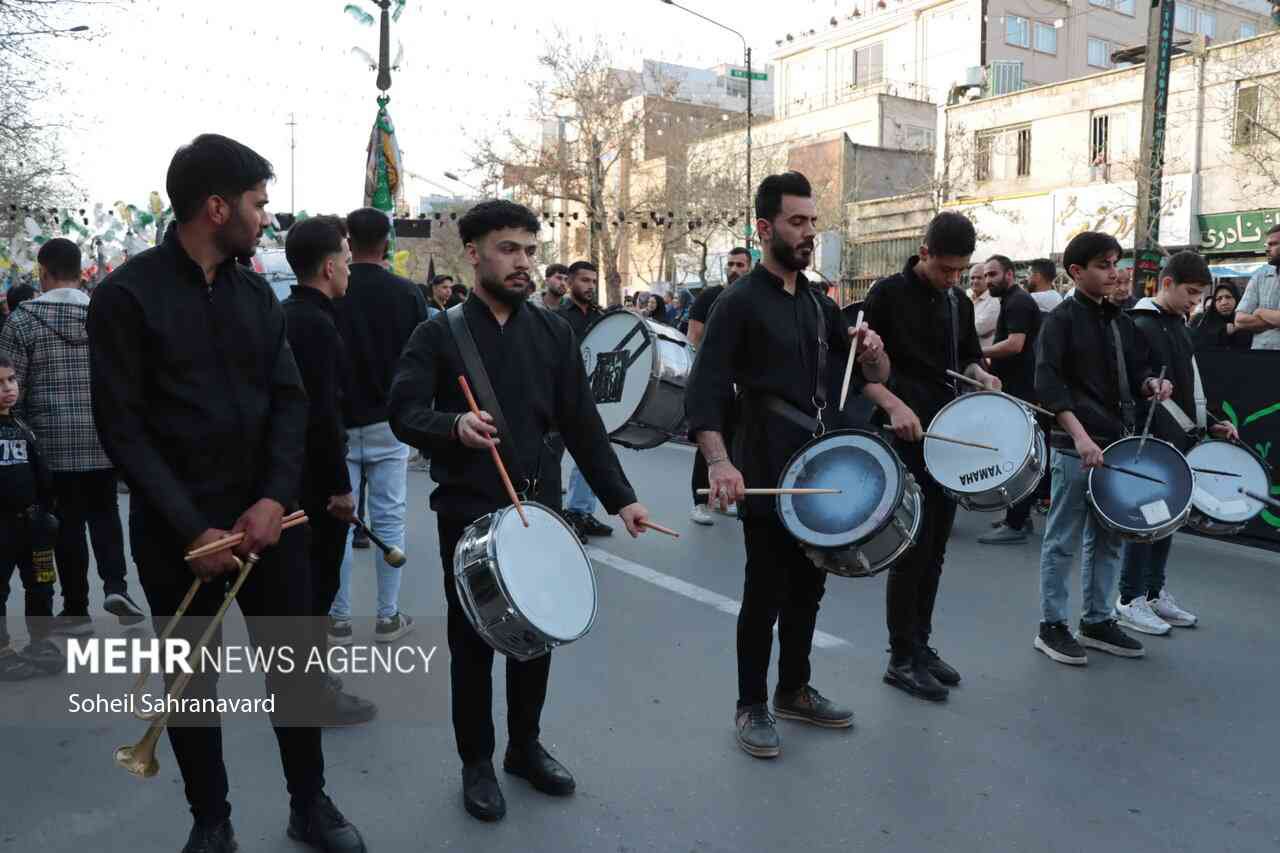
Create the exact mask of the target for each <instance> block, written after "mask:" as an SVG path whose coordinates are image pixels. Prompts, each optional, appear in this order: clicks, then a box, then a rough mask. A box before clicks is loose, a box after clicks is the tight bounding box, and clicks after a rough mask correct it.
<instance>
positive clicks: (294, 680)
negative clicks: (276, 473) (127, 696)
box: [129, 512, 324, 824]
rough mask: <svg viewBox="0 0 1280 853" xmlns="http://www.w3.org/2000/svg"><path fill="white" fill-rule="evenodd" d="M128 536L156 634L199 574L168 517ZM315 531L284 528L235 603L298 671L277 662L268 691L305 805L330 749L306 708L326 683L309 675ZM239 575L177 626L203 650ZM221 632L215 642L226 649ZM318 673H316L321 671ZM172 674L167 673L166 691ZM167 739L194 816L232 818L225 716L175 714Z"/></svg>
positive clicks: (292, 782) (209, 593) (204, 589)
mask: <svg viewBox="0 0 1280 853" xmlns="http://www.w3.org/2000/svg"><path fill="white" fill-rule="evenodd" d="M129 537H130V541H131V543H132V546H133V554H134V558H135V560H136V561H137V564H138V576H139V580H140V581H141V583H142V589H143V592H144V593H146V596H147V603H148V604H149V605H150V608H151V613H152V619H153V620H154V625H155V630H156V632H157V634H158V633H159V632H160V631H161V630H163V628H164V626H165V624H166V623H167V622H168V621H169V617H170V616H171V615H172V614H173V612H174V611H175V610H176V609H177V606H178V604H179V603H180V602H181V600H182V597H183V596H184V595H185V594H186V592H187V589H188V588H189V587H190V586H191V581H192V574H191V571H190V569H189V568H188V567H187V565H186V563H185V562H184V561H183V559H182V555H183V545H184V543H182V542H179V541H178V539H177V538H176V537H175V535H174V534H173V532H172V531H171V530H170V529H169V527H168V525H166V524H165V523H164V522H163V521H161V520H160V519H158V518H155V517H154V516H150V515H149V514H147V513H145V512H134V513H132V514H131V515H130V517H129ZM308 540H309V536H308V533H307V529H306V527H305V526H304V527H301V528H294V529H293V530H286V531H285V532H284V533H283V534H282V535H281V537H280V544H279V545H277V546H276V547H274V548H268V549H267V550H266V551H265V552H264V553H263V554H262V555H261V556H262V559H261V561H260V562H259V563H258V565H257V567H256V568H254V569H253V571H252V573H251V574H250V575H249V577H248V579H247V580H246V581H245V583H244V586H243V587H241V589H240V593H239V595H238V596H237V598H236V604H237V605H238V606H239V608H240V612H241V613H242V614H243V615H244V619H245V623H246V625H247V627H248V629H249V640H250V642H251V643H252V644H253V645H254V646H255V647H257V648H259V649H264V650H265V649H271V648H280V647H288V648H290V649H292V650H293V654H292V658H293V661H294V663H295V667H294V668H293V671H292V672H289V673H286V672H284V671H283V667H278V666H276V667H271V668H270V670H269V671H268V672H267V674H266V685H267V693H268V694H269V695H270V694H274V695H275V697H276V709H275V712H274V713H272V715H271V723H272V726H273V727H274V729H275V735H276V742H277V744H278V746H279V749H280V760H281V763H282V764H283V766H284V776H285V781H286V784H287V787H288V791H289V795H290V802H291V805H293V806H295V807H301V806H303V805H304V804H306V803H307V802H309V801H310V800H311V799H312V798H314V797H315V795H316V794H317V793H319V792H320V791H321V790H323V788H324V753H323V750H322V748H321V741H320V732H321V730H320V729H319V728H317V727H315V726H314V725H307V723H308V722H310V721H309V720H308V719H307V711H308V709H310V708H313V707H315V704H316V699H317V697H318V694H317V690H318V682H317V679H315V678H314V677H308V676H307V674H306V663H307V658H308V655H309V654H310V645H309V642H310V641H309V632H310V628H309V621H308V614H309V612H310V608H311V607H312V606H313V605H312V599H311V595H312V593H311V585H310V579H309V575H310V572H309V571H308V566H307V551H308ZM233 580H234V575H230V574H229V575H223V576H222V577H221V578H219V579H217V580H215V581H213V582H210V583H206V584H204V585H202V586H201V587H200V591H199V592H197V593H196V596H195V598H194V599H193V600H192V602H191V606H190V608H189V609H188V610H187V613H188V618H184V619H183V620H182V621H181V622H180V623H179V624H178V627H177V628H176V629H175V630H174V634H173V635H174V636H175V637H181V638H183V639H186V640H187V641H188V642H190V643H191V644H192V646H193V647H194V646H195V643H196V641H197V639H198V638H199V636H200V633H201V632H203V630H204V628H205V627H206V626H207V625H208V623H209V618H210V617H212V615H213V614H214V612H216V611H217V609H218V607H219V606H220V605H221V603H222V601H223V598H224V597H225V595H226V592H227V588H228V587H230V585H231V583H232V581H233ZM221 644H222V631H221V629H219V630H218V631H217V632H216V633H215V634H214V636H213V638H212V639H211V640H210V641H209V648H210V649H211V650H212V649H215V648H219V647H220V646H221ZM313 672H314V671H313ZM172 681H173V678H172V677H170V676H166V677H165V689H166V690H168V689H169V688H170V687H171V685H172ZM217 686H218V676H217V674H216V673H214V672H202V671H201V670H200V669H199V668H196V676H195V677H194V678H192V679H191V683H190V684H189V685H188V687H187V690H186V692H185V693H184V694H183V696H184V698H213V697H216V696H217ZM168 732H169V743H170V744H171V745H172V747H173V754H174V757H175V759H176V760H177V764H178V769H179V770H180V771H181V772H182V780H183V783H184V784H185V786H186V795H187V802H188V803H189V804H190V806H191V813H192V815H194V816H195V819H196V820H197V821H199V822H201V823H208V824H213V823H218V822H220V821H222V820H224V819H225V818H227V817H228V816H230V814H231V804H230V803H229V802H228V801H227V794H228V785H227V768H226V765H225V764H224V763H223V760H222V726H221V720H220V718H219V716H218V715H217V714H216V713H215V714H204V713H182V714H174V716H173V717H171V718H170V722H169V727H168Z"/></svg>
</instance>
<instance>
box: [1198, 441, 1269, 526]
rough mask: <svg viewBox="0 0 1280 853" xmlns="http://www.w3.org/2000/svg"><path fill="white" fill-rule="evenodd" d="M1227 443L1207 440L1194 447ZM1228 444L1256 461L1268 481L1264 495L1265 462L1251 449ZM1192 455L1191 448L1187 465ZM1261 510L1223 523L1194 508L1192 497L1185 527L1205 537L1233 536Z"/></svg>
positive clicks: (1267, 475) (1247, 524)
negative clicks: (1242, 518)
mask: <svg viewBox="0 0 1280 853" xmlns="http://www.w3.org/2000/svg"><path fill="white" fill-rule="evenodd" d="M1227 443H1228V442H1224V441H1221V440H1220V439H1208V440H1206V441H1202V442H1200V443H1199V444H1197V445H1196V447H1200V446H1201V445H1204V444H1227ZM1230 444H1231V445H1232V446H1233V447H1234V448H1235V449H1236V450H1238V451H1240V452H1242V453H1246V454H1248V455H1249V456H1250V457H1252V458H1253V459H1254V460H1255V461H1256V463H1257V465H1258V467H1259V469H1260V470H1261V471H1262V472H1263V474H1264V476H1265V477H1266V478H1267V481H1268V489H1266V490H1264V493H1266V492H1267V491H1269V490H1270V489H1269V487H1270V475H1269V473H1267V471H1268V468H1267V464H1266V462H1264V461H1263V460H1262V458H1261V457H1260V456H1258V455H1257V454H1256V453H1254V452H1253V451H1252V450H1251V449H1249V448H1248V447H1246V446H1245V445H1243V444H1235V443H1234V442H1231V443H1230ZM1193 453H1195V448H1192V449H1191V452H1190V453H1188V454H1187V461H1188V462H1189V463H1191V462H1193V460H1192V459H1191V455H1192V454H1193ZM1195 473H1196V472H1195V471H1193V472H1192V474H1193V476H1195ZM1262 510H1263V507H1259V508H1258V512H1257V513H1255V514H1254V515H1253V516H1250V517H1249V518H1247V519H1244V520H1241V521H1224V520H1222V519H1218V518H1214V517H1213V516H1212V515H1210V514H1209V513H1208V512H1207V511H1204V510H1202V509H1200V508H1199V507H1198V506H1196V504H1195V498H1194V495H1193V497H1192V501H1191V514H1190V515H1189V516H1187V527H1190V528H1191V529H1192V530H1194V531H1196V532H1197V533H1203V534H1204V535H1206V536H1235V535H1236V534H1237V533H1242V532H1243V531H1244V529H1245V528H1246V527H1248V526H1249V524H1250V523H1251V522H1252V521H1253V519H1254V518H1256V517H1257V516H1258V515H1259V514H1261V513H1262Z"/></svg>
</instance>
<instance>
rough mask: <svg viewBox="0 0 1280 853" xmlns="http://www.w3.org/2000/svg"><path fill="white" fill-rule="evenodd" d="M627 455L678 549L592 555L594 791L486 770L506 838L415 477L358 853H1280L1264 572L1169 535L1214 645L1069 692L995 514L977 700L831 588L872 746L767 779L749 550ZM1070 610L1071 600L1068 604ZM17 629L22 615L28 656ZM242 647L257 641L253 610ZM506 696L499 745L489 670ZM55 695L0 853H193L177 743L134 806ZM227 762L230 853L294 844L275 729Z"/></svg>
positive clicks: (968, 534)
mask: <svg viewBox="0 0 1280 853" xmlns="http://www.w3.org/2000/svg"><path fill="white" fill-rule="evenodd" d="M620 453H621V456H622V459H623V462H624V464H625V466H626V468H627V470H628V472H629V474H630V475H631V477H632V479H633V482H634V483H635V485H636V487H637V489H638V491H639V493H640V495H641V499H642V500H643V501H645V503H646V504H647V505H648V506H649V507H650V509H651V511H652V513H653V516H654V519H655V520H657V521H660V522H662V523H665V524H668V525H669V526H672V527H674V528H676V529H678V530H680V531H681V532H682V533H683V534H684V535H683V537H682V538H681V539H680V540H679V541H674V540H671V539H668V538H666V537H663V536H659V535H656V534H648V535H646V536H644V537H643V538H642V539H640V540H638V541H632V540H630V538H629V537H627V536H626V535H625V532H624V531H622V530H621V529H620V525H616V524H615V526H617V527H619V530H618V532H617V533H615V535H614V536H613V537H611V538H609V539H603V540H596V543H597V544H598V546H599V547H600V548H601V549H602V550H603V552H604V553H599V554H597V556H598V557H599V560H598V561H597V563H596V567H597V575H598V580H599V596H600V613H599V617H598V621H597V623H596V625H595V628H594V629H593V630H592V632H591V634H590V635H589V636H588V637H586V638H584V639H583V640H582V641H580V642H578V643H575V644H573V645H571V646H569V647H566V648H564V649H561V650H558V651H557V652H556V653H555V658H554V664H553V666H552V680H551V691H550V698H549V701H548V704H547V708H546V711H545V713H544V715H543V742H544V743H545V744H546V745H547V746H548V748H549V749H550V750H551V751H552V752H553V754H555V755H556V756H557V757H559V758H560V759H561V760H563V761H564V762H565V764H566V765H568V766H569V767H570V768H571V769H572V770H573V771H574V772H575V774H576V776H577V778H578V793H577V794H576V795H575V796H573V797H571V798H568V799H563V800H556V799H550V798H547V797H544V796H542V795H541V794H538V793H536V792H534V791H533V790H532V789H530V788H529V787H528V786H527V785H526V784H525V783H524V782H522V781H520V780H517V779H514V778H511V777H506V776H505V775H504V774H502V773H501V771H500V772H499V777H501V778H500V781H502V783H503V789H504V792H505V793H506V796H507V800H508V807H509V808H508V815H507V818H506V820H505V821H503V822H501V823H499V824H496V825H483V824H480V823H478V822H476V821H474V820H472V819H471V818H470V817H469V816H467V815H466V813H465V812H464V811H463V810H462V806H461V801H460V799H461V798H460V792H459V791H460V776H459V768H458V762H457V758H456V755H455V753H454V749H453V737H452V729H451V726H450V724H449V720H448V674H447V668H446V667H447V647H446V645H445V640H444V631H443V614H444V606H443V594H442V586H441V579H442V573H441V568H440V564H439V557H438V547H437V540H436V532H435V524H434V519H433V518H432V517H431V516H430V514H429V513H428V512H427V510H426V497H427V494H428V492H429V489H430V487H431V485H432V484H431V481H430V479H429V477H428V476H427V475H426V474H421V473H413V474H410V525H409V536H408V547H407V548H406V550H407V551H408V553H409V555H410V563H409V566H408V567H407V569H406V573H405V579H404V586H403V590H402V595H401V604H402V608H403V609H404V610H405V611H407V612H409V613H410V614H412V615H414V616H415V617H416V618H417V620H418V623H419V630H418V631H417V632H416V633H415V634H413V635H410V636H409V637H406V638H404V640H403V641H402V642H403V643H404V644H406V645H412V646H416V647H422V648H424V649H430V647H431V646H433V645H436V646H439V651H438V654H437V655H436V656H435V657H434V658H433V659H432V665H431V669H430V672H429V673H427V674H419V675H417V676H416V677H414V678H412V679H410V678H405V677H396V676H361V675H356V676H348V678H347V684H348V687H349V689H351V690H353V691H354V692H357V693H362V694H364V695H368V696H370V697H372V698H375V699H376V700H377V701H378V702H379V704H380V706H381V708H382V714H381V716H380V717H379V719H378V720H376V721H375V722H374V723H372V724H370V725H368V726H364V727H360V728H354V729H345V730H330V731H329V732H328V733H327V734H326V736H325V751H326V759H327V763H328V768H327V774H326V775H327V779H328V790H329V792H330V793H331V795H332V796H333V797H334V799H335V801H336V802H337V803H338V805H339V806H340V807H341V808H342V809H343V811H344V812H345V813H346V814H347V815H348V816H349V817H350V818H351V819H352V820H353V821H354V822H355V823H356V824H357V825H358V826H359V827H360V829H361V831H362V832H363V833H364V835H365V838H366V840H367V841H368V843H369V847H370V849H371V850H382V851H412V850H481V849H485V850H491V849H492V850H499V849H510V850H534V851H578V850H582V851H609V853H629V851H645V850H657V851H681V853H684V851H688V853H710V851H743V850H751V851H755V850H760V851H765V850H769V851H775V850H796V851H819V850H851V849H852V850H860V851H862V850H866V851H922V850H948V851H984V853H986V851H992V850H1000V851H1004V850H1026V851H1081V850H1088V851H1098V850H1102V851H1110V850H1116V851H1121V850H1123V851H1127V853H1133V852H1134V851H1172V850H1186V851H1207V850H1214V851H1226V850H1233V851H1235V850H1238V851H1263V850H1280V817H1278V816H1277V815H1278V814H1280V769H1278V768H1280V739H1278V738H1277V737H1276V736H1275V726H1274V720H1275V718H1276V712H1275V709H1276V707H1277V706H1278V705H1280V686H1277V681H1276V679H1275V659H1276V656H1275V650H1276V627H1275V615H1274V614H1275V613H1276V611H1277V609H1278V607H1280V572H1277V558H1276V555H1273V554H1270V553H1267V552H1262V551H1255V550H1252V549H1247V548H1242V547H1238V546H1234V545H1230V544H1225V543H1221V542H1215V541H1208V540H1203V539H1197V538H1193V537H1190V536H1185V535H1179V538H1178V541H1177V543H1176V546H1175V548H1174V551H1173V558H1172V561H1171V564H1170V569H1169V577H1170V588H1171V589H1173V590H1174V591H1175V592H1176V594H1177V595H1178V597H1179V600H1180V601H1181V602H1182V603H1183V604H1184V605H1185V606H1187V607H1188V608H1189V609H1192V610H1194V611H1197V612H1198V613H1199V614H1200V616H1201V626H1200V627H1198V628H1195V629H1191V630H1178V629H1175V632H1174V633H1173V634H1172V635H1171V636H1169V637H1165V638H1146V639H1147V647H1148V655H1147V657H1146V658H1145V659H1143V660H1136V661H1135V660H1121V659H1117V658H1111V657H1108V656H1106V655H1102V654H1100V653H1095V654H1093V655H1091V657H1090V663H1089V666H1088V667H1085V668H1080V669H1076V668H1070V667H1064V666H1061V665H1058V664H1055V663H1052V662H1051V661H1049V660H1048V659H1046V658H1045V657H1043V656H1042V655H1041V654H1039V653H1038V652H1036V651H1034V650H1033V649H1032V646H1031V641H1032V637H1033V635H1034V633H1035V629H1036V622H1037V619H1038V605H1037V601H1038V592H1037V590H1038V586H1037V565H1038V548H1039V537H1038V536H1037V537H1034V540H1033V542H1032V543H1030V544H1027V545H1025V546H1016V547H1005V548H1003V549H998V548H990V547H984V546H980V545H978V544H976V543H975V541H974V540H975V538H976V537H977V536H978V535H979V534H980V533H981V532H982V531H983V530H985V529H987V524H988V522H989V521H990V520H991V518H992V516H987V515H974V514H964V513H962V514H961V517H960V519H959V522H958V524H957V527H956V532H955V535H954V537H953V538H952V541H951V547H950V550H949V558H948V561H947V566H946V571H945V575H944V578H943V585H942V591H941V594H940V596H939V605H938V613H937V618H936V635H935V638H934V639H935V644H936V645H937V646H938V648H939V650H940V652H941V653H942V654H943V656H944V657H946V658H947V659H948V660H949V661H950V662H951V663H953V664H954V665H955V666H956V667H957V668H959V669H960V671H961V672H962V673H963V675H964V683H963V685H962V686H961V687H959V688H957V689H955V690H954V691H953V692H952V694H951V698H950V700H949V701H948V702H946V703H944V704H938V705H933V704H928V703H924V702H921V701H919V700H916V699H912V698H910V697H908V696H906V695H904V694H902V693H899V692H898V691H896V690H893V689H891V688H889V687H887V686H885V685H884V684H883V683H881V680H880V676H881V674H882V672H883V669H884V665H885V663H886V659H887V655H886V654H885V648H886V645H887V639H886V632H885V628H884V615H883V612H884V608H883V599H884V578H883V577H880V578H876V579H867V580H861V579H859V580H855V579H843V578H834V577H833V578H832V579H831V580H830V582H829V583H828V587H827V595H826V598H825V600H824V602H823V610H822V613H821V615H820V617H819V622H818V627H819V629H820V630H821V631H822V632H824V633H823V636H822V637H821V640H822V643H821V645H820V647H819V648H817V649H815V652H814V683H815V685H816V686H818V687H819V688H820V689H821V690H822V691H823V692H824V693H826V694H827V695H829V696H832V697H833V698H835V699H837V700H840V701H842V702H844V703H847V704H850V705H852V706H853V707H854V709H855V711H856V715H857V716H856V725H855V727H854V728H853V729H851V730H846V731H837V732H832V731H826V730H820V729H814V728H808V727H805V726H803V725H800V724H793V723H787V722H780V723H779V726H780V731H781V734H782V738H783V751H782V755H781V757H780V758H779V759H777V760H775V761H771V762H765V761H759V760H756V759H753V758H751V757H749V756H747V755H746V754H744V753H743V752H741V751H740V750H739V749H738V747H737V746H736V744H735V742H734V737H733V727H732V715H733V706H734V699H735V660H734V618H733V616H732V612H733V608H734V605H735V604H736V600H737V599H738V597H739V596H740V594H741V577H742V569H741V567H742V563H743V550H742V539H741V533H740V531H739V528H738V525H737V523H736V522H735V521H732V520H730V519H727V518H722V519H720V520H718V521H717V523H716V525H715V526H713V527H710V528H702V527H696V526H694V525H692V524H690V523H689V521H688V510H689V497H688V491H687V489H688V472H689V466H690V464H691V452H690V451H689V450H688V449H687V448H682V447H675V446H667V447H663V448H659V449H656V450H651V451H645V452H644V453H643V454H638V453H634V452H631V451H625V450H622V451H620ZM122 503H123V502H122ZM122 510H123V506H122ZM1042 521H1043V519H1040V518H1037V523H1038V525H1040V526H1042V524H1041V523H1042ZM360 553H361V556H360V566H361V567H362V570H363V574H362V577H361V580H360V582H359V583H358V585H357V588H356V590H355V599H354V608H355V612H356V613H357V614H363V616H362V617H360V616H358V618H357V624H356V642H357V643H369V642H371V639H372V633H373V598H374V584H373V580H372V573H371V568H372V565H371V562H370V561H371V560H372V557H371V556H370V552H360ZM131 572H132V570H131ZM132 577H133V576H132V574H131V579H132ZM1077 577H1078V574H1077ZM16 580H17V579H16V578H15V582H16ZM94 584H95V585H96V584H97V582H96V580H95V581H94ZM135 588H136V585H135ZM1078 590H1079V585H1078V581H1076V582H1074V583H1073V585H1072V605H1073V608H1078V606H1079V592H1078ZM100 605H101V591H100V590H98V591H97V592H96V597H95V599H94V602H93V606H94V608H95V609H96V614H95V616H96V619H97V626H98V629H99V636H106V635H116V636H118V635H120V634H121V631H120V629H119V628H118V627H117V626H116V625H115V624H114V620H113V619H111V618H110V617H108V616H105V615H103V614H102V612H101V609H100ZM20 609H21V605H20V598H19V594H18V593H17V592H16V591H15V593H14V595H13V596H12V597H11V599H10V602H9V613H10V616H9V618H10V624H11V627H12V628H13V629H15V630H16V631H18V632H20V631H21V630H22V629H21V626H20V619H21V617H20V616H18V615H17V614H18V613H20ZM228 630H229V634H228V636H229V638H231V641H235V638H236V637H237V636H242V628H241V623H240V622H239V618H238V615H237V616H236V617H235V618H233V619H232V620H231V622H230V624H229V629H228ZM238 632H240V633H238ZM1268 673H1271V675H1268ZM124 683H126V680H121V679H116V681H115V682H114V684H116V685H117V686H120V685H123V684H124ZM495 685H496V687H495V690H496V692H497V694H498V699H497V701H496V703H495V705H496V719H497V725H498V730H499V738H498V748H499V750H501V749H502V748H503V747H504V745H505V734H504V732H505V722H504V719H505V717H504V715H505V711H504V707H505V706H504V702H503V700H502V698H501V696H502V689H503V687H502V685H503V680H502V678H501V677H500V675H499V677H497V678H495ZM66 692H67V687H66V684H65V681H64V680H62V679H45V680H42V681H39V682H27V683H25V684H21V685H3V686H0V703H3V705H4V706H7V707H5V708H2V709H0V710H3V712H4V713H3V714H0V717H3V720H4V721H3V722H2V723H0V756H2V761H3V768H4V772H3V774H0V801H2V802H3V803H4V807H3V809H0V851H22V853H27V851H35V850H42V851H48V853H62V851H66V853H71V851H76V853H80V851H84V850H93V851H102V853H115V851H169V850H172V851H177V850H179V849H180V848H181V847H182V844H183V842H184V841H185V838H186V834H187V831H188V828H189V826H190V818H189V816H188V814H187V811H186V805H185V801H184V799H183V796H182V786H181V779H180V777H179V776H178V774H177V771H176V768H175V766H174V761H173V756H172V753H171V752H170V751H169V747H168V743H167V741H162V745H161V748H160V750H159V760H160V763H161V771H160V774H159V776H158V777H156V778H155V779H152V780H149V781H144V780H139V779H135V778H133V777H131V776H129V775H128V774H127V773H125V772H124V771H122V770H119V769H117V768H115V767H114V766H113V765H112V762H111V752H112V750H113V748H114V747H115V746H117V745H119V744H123V743H131V742H133V741H136V740H137V739H138V738H139V737H140V736H141V734H142V731H143V729H144V728H145V725H144V724H142V723H139V722H137V721H135V720H132V719H129V718H127V717H125V716H122V715H98V716H91V717H85V716H81V717H79V718H74V719H73V718H72V717H71V716H69V715H66V714H61V715H59V714H57V713H53V714H48V713H44V716H46V717H48V718H47V719H42V720H39V721H37V720H32V719H30V718H28V719H27V720H26V721H25V722H15V719H18V718H20V716H21V713H22V709H26V708H31V709H34V708H39V707H49V706H50V702H51V701H53V700H57V701H61V697H65V694H66ZM225 753H226V756H227V764H228V768H229V775H230V778H231V786H232V795H231V799H232V803H233V806H234V809H235V812H234V815H233V820H234V822H235V825H236V829H237V833H238V835H239V838H240V843H241V849H242V850H245V851H293V850H302V849H305V848H303V847H302V846H300V845H297V844H295V843H294V842H292V841H290V840H289V839H288V838H287V837H286V836H285V834H284V827H285V822H286V817H287V804H288V800H287V796H286V794H285V791H284V785H283V778H282V775H281V772H280V766H279V760H278V755H277V751H276V747H275V740H274V737H273V736H272V734H271V731H270V728H269V727H268V726H267V724H266V722H265V721H263V720H237V721H235V722H233V723H229V724H228V725H227V727H226V735H225ZM499 759H500V755H499Z"/></svg>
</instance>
